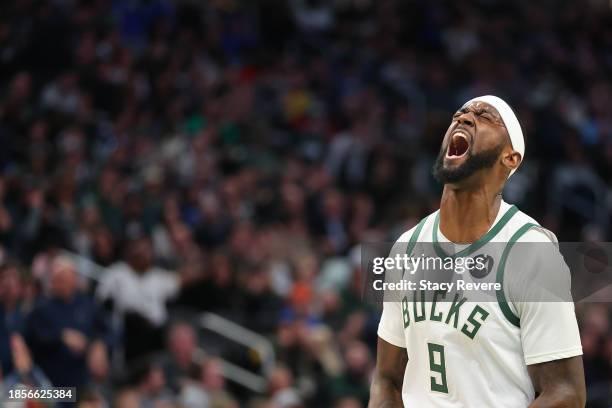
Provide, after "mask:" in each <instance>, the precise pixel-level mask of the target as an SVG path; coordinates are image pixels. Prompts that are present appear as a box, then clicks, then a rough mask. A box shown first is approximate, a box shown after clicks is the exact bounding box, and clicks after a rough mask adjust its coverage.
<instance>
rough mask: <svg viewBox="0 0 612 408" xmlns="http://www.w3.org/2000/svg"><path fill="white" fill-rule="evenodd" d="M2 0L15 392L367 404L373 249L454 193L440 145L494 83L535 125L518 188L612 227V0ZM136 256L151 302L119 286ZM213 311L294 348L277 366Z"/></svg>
mask: <svg viewBox="0 0 612 408" xmlns="http://www.w3.org/2000/svg"><path fill="white" fill-rule="evenodd" d="M536 3H537V4H536ZM0 7H1V18H0V75H1V78H2V82H1V83H0V92H1V97H0V242H1V245H0V260H1V263H2V265H3V266H2V269H1V271H2V274H1V275H0V276H2V279H0V298H1V300H2V306H1V308H0V311H2V314H3V316H4V319H3V323H1V324H0V355H1V357H2V376H3V379H4V381H5V386H6V383H7V382H8V381H16V379H17V380H22V381H25V382H29V383H33V384H39V385H40V384H42V383H45V381H50V382H52V383H54V384H55V385H58V384H72V385H77V384H78V385H79V399H80V400H81V402H80V404H81V406H83V407H86V406H87V407H103V406H106V405H105V404H109V405H110V406H118V407H131V406H138V404H140V405H141V406H146V407H149V406H167V407H179V406H185V407H192V406H193V407H195V406H202V407H208V406H210V407H238V406H246V407H261V408H264V407H266V408H271V407H302V406H303V407H341V408H353V407H363V406H365V403H366V401H367V396H368V387H369V383H370V381H369V376H370V374H371V370H372V368H373V364H374V361H375V353H374V352H375V350H374V347H375V343H376V327H377V321H378V314H377V311H376V310H373V309H370V308H369V307H367V306H366V305H364V304H363V303H362V302H361V301H360V299H359V291H358V286H359V285H358V282H359V279H360V278H359V273H360V264H359V246H358V244H359V243H360V242H365V241H370V242H372V241H383V240H386V241H393V240H394V239H395V238H397V237H398V236H399V235H400V233H401V232H403V231H405V230H407V229H408V228H410V227H412V226H413V225H414V224H415V223H416V222H418V220H420V219H421V218H422V217H423V216H425V215H426V214H428V213H429V212H431V211H433V210H435V209H436V208H437V206H438V200H439V194H440V186H438V185H437V184H436V183H435V182H434V181H433V179H432V177H431V172H430V169H431V166H432V163H433V159H434V158H435V156H436V154H437V151H438V149H439V145H440V142H441V139H442V136H443V134H444V131H445V129H446V127H447V126H448V124H449V123H450V118H451V115H452V113H453V112H454V111H455V110H456V109H457V108H458V107H459V106H461V104H463V102H465V101H466V100H468V99H469V98H471V97H473V96H477V95H481V94H487V93H492V94H495V95H498V96H501V97H503V98H505V99H506V100H507V101H508V102H509V103H510V104H511V106H513V108H514V109H515V111H516V112H517V114H518V116H519V120H520V122H521V124H522V127H523V132H524V133H525V135H526V144H527V149H526V161H525V163H524V164H523V165H522V166H521V168H520V170H519V171H518V172H517V173H516V174H515V175H514V176H513V177H512V179H511V180H510V183H509V185H508V186H507V188H506V191H505V193H504V197H505V199H506V201H508V202H511V203H515V204H517V205H518V206H519V208H521V209H522V210H523V211H525V212H526V213H528V214H529V215H531V216H533V217H534V218H536V219H537V220H538V221H539V222H541V223H542V225H544V226H545V227H547V228H549V229H551V230H552V231H554V232H555V233H556V234H557V236H558V238H559V240H561V241H563V240H565V241H582V240H596V241H597V240H599V241H609V240H610V239H611V238H612V236H611V235H612V232H611V229H610V216H611V205H610V196H611V191H610V182H611V180H612V171H611V166H612V108H611V106H612V82H611V78H612V12H611V9H610V4H609V2H606V1H596V0H592V1H538V2H532V1H513V2H507V1H501V0H480V1H476V0H474V1H455V2H442V1H410V0H402V1H400V0H396V1H394V0H376V1H375V0H329V1H322V0H293V1H280V0H257V1H238V0H215V1H213V0H211V1H175V2H172V1H169V0H149V1H147V0H129V1H128V0H126V1H111V0H89V1H76V0H74V1H73V0H55V1H53V0H48V1H33V0H30V1H29V0H22V1H6V2H3V4H2V5H1V6H0ZM63 250H67V251H69V253H65V252H62V251H63ZM62 254H63V255H62ZM75 254H76V255H80V256H81V257H83V258H75ZM75 259H76V261H75ZM83 259H90V260H92V261H93V262H95V264H97V265H98V266H97V267H93V266H91V265H90V264H87V263H85V262H84V261H83ZM122 260H125V261H126V262H123V263H121V262H120V261H122ZM118 262H119V263H118ZM162 268H163V269H164V270H167V271H169V273H170V275H169V276H170V277H169V278H168V279H160V280H159V281H158V282H157V283H156V284H155V285H153V284H151V285H150V284H148V283H145V281H146V279H148V278H146V277H151V276H154V275H155V276H158V275H156V274H160V273H161V272H160V271H161V269H162ZM135 270H140V271H141V272H140V275H137V276H140V278H138V279H136V280H132V281H130V282H131V283H130V285H133V286H134V287H135V288H136V290H139V291H141V292H140V293H142V294H143V296H136V297H133V296H131V297H130V296H124V295H122V294H121V293H123V292H121V290H122V288H125V287H127V284H126V283H125V282H127V281H122V280H121V279H123V278H120V279H119V281H118V282H119V283H118V286H117V288H118V289H116V290H110V291H108V292H106V293H102V292H103V291H102V290H101V289H100V286H103V284H102V283H97V282H98V281H99V282H104V281H105V279H110V278H107V277H105V276H111V275H112V273H117V274H119V275H121V274H122V273H123V274H124V275H122V276H124V277H125V273H128V275H129V273H133V272H134V271H135ZM113 271H114V272H113ZM75 273H76V274H78V275H79V276H81V277H80V278H79V279H78V281H75V279H74V276H75ZM87 273H90V274H91V275H93V276H94V278H93V279H90V278H85V277H84V275H85V274H87ZM160 276H166V277H167V275H160ZM141 278H142V279H141ZM126 279H127V278H126ZM128 280H129V279H128ZM179 281H180V283H179ZM177 285H180V289H178V291H177V290H176V288H177ZM153 286H155V288H153ZM154 310H157V312H159V311H160V310H161V312H159V313H161V314H159V313H158V314H156V315H155V316H153V315H150V314H149V312H151V311H154ZM205 311H206V312H213V313H216V314H219V315H221V316H225V317H226V318H229V319H230V320H231V321H234V322H237V323H239V324H241V325H242V326H245V327H247V328H248V329H250V330H252V331H254V332H256V333H260V334H262V335H264V336H265V337H266V338H267V339H269V341H270V342H271V343H272V344H273V345H274V350H275V352H276V353H275V365H274V367H268V368H267V369H264V370H263V374H262V371H261V370H262V368H261V361H260V359H259V358H258V357H257V353H254V352H253V349H249V348H244V347H242V346H238V345H237V343H235V342H233V341H228V340H227V339H221V338H220V337H218V336H217V335H214V334H213V333H211V332H210V330H208V331H207V330H204V329H202V328H201V327H200V325H199V323H198V321H197V319H196V320H194V317H197V316H198V315H199V314H200V313H202V312H205ZM166 312H168V313H166ZM151 313H153V312H151ZM153 314H155V313H153ZM577 314H578V316H579V321H580V326H581V334H582V342H583V347H584V353H585V355H584V361H585V368H586V374H587V385H588V387H589V407H609V406H610V405H611V404H612V401H611V400H610V396H611V392H610V390H611V388H612V385H611V384H612V368H611V366H612V363H611V361H612V336H611V334H612V329H611V327H610V317H611V309H610V307H609V305H608V304H587V305H579V306H578V307H577ZM177 322H178V323H177ZM170 327H172V328H173V330H168V329H169V328H170ZM66 329H72V330H76V335H75V333H74V332H70V330H68V331H67V330H66ZM66 333H72V334H66ZM170 333H174V335H172V334H170ZM195 333H197V340H194V338H193V337H194V335H195ZM83 339H84V341H85V343H83V341H82V340H83ZM196 343H197V348H199V349H200V351H201V352H203V353H196V352H195V350H194V348H195V347H196ZM185 356H186V357H185ZM16 359H17V360H19V362H18V363H16V362H15V360H16ZM226 362H232V363H234V364H237V365H239V366H240V367H244V368H246V369H248V370H250V371H251V372H253V373H255V374H256V375H261V377H262V378H263V381H264V383H265V385H264V386H263V388H262V391H261V392H253V391H249V390H248V389H247V388H245V387H244V386H241V385H239V384H237V383H236V382H235V381H233V380H231V379H226V378H225V377H224V375H223V371H224V369H223V367H227V366H224V364H225V363H226ZM16 367H18V368H16ZM190 393H191V394H190ZM188 395H196V398H195V401H198V403H197V404H195V405H189V402H188V401H189V398H188ZM206 401H208V402H206ZM181 404H182V405H181Z"/></svg>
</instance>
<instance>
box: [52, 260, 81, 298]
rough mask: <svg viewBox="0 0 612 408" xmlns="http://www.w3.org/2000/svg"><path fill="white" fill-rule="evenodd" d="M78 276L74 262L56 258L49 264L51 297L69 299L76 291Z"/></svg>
mask: <svg viewBox="0 0 612 408" xmlns="http://www.w3.org/2000/svg"><path fill="white" fill-rule="evenodd" d="M77 287H78V278H77V275H76V269H75V267H74V264H73V263H72V262H71V261H69V260H67V259H65V258H61V257H60V258H56V259H55V260H54V261H53V263H52V264H51V278H50V281H49V290H50V292H51V295H52V296H53V297H57V298H60V299H62V300H70V299H71V298H72V297H73V296H74V294H75V293H76V291H77Z"/></svg>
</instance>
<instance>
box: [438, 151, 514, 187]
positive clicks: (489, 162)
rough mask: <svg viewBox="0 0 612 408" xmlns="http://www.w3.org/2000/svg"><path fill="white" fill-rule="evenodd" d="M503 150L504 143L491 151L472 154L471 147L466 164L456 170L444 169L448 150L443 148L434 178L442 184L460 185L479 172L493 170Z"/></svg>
mask: <svg viewBox="0 0 612 408" xmlns="http://www.w3.org/2000/svg"><path fill="white" fill-rule="evenodd" d="M503 148H504V145H503V143H500V144H499V146H496V147H493V148H491V149H489V150H485V151H482V152H479V153H472V149H471V146H470V150H469V151H468V152H467V155H468V157H467V159H466V160H465V162H464V163H462V164H460V165H459V166H457V167H455V168H452V169H449V168H445V167H444V157H445V156H446V149H445V148H444V146H442V148H441V149H440V153H439V154H438V158H437V159H436V162H435V164H434V166H433V169H432V173H433V176H434V178H435V179H436V180H437V181H439V182H440V183H442V184H448V183H458V182H460V181H463V180H465V179H467V178H468V177H470V176H472V175H473V174H474V173H476V172H477V171H478V170H482V169H490V168H492V167H493V165H494V164H495V162H496V161H497V159H498V158H499V155H500V154H501V152H502V150H503Z"/></svg>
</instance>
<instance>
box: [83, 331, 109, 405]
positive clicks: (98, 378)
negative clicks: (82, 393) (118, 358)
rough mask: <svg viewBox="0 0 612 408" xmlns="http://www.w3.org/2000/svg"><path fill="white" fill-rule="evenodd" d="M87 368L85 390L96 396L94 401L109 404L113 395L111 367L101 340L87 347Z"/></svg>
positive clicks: (106, 350)
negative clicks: (87, 380)
mask: <svg viewBox="0 0 612 408" xmlns="http://www.w3.org/2000/svg"><path fill="white" fill-rule="evenodd" d="M87 368H88V370H89V376H90V381H89V384H88V386H87V390H88V391H89V392H90V393H91V394H92V395H94V396H95V397H96V398H95V399H96V401H97V400H101V401H102V402H104V403H106V404H110V402H111V401H112V397H113V383H112V381H111V367H110V360H109V356H108V349H107V347H106V346H105V345H104V344H103V343H102V342H96V343H94V344H92V345H91V347H90V348H89V352H88V354H87Z"/></svg>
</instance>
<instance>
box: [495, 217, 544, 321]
mask: <svg viewBox="0 0 612 408" xmlns="http://www.w3.org/2000/svg"><path fill="white" fill-rule="evenodd" d="M537 226H538V225H537V224H534V223H532V222H528V223H527V224H525V225H523V226H522V227H521V228H519V229H518V230H517V231H516V232H515V233H514V235H512V237H510V241H509V242H508V245H506V248H504V252H502V256H501V258H500V260H499V266H498V267H497V275H496V279H495V281H496V282H497V283H499V284H500V285H501V290H498V291H496V294H497V303H499V308H500V309H501V311H502V313H503V314H504V316H505V317H506V319H508V321H509V322H510V323H512V324H513V325H515V326H516V327H521V319H520V318H519V317H518V316H517V315H515V314H514V312H513V311H512V309H510V305H508V301H507V300H506V295H504V270H505V268H506V261H507V260H508V255H509V254H510V250H511V249H512V247H513V246H514V244H516V242H517V241H518V240H519V238H520V237H522V236H523V235H524V234H525V233H526V232H527V231H529V230H530V229H531V228H533V227H537Z"/></svg>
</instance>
